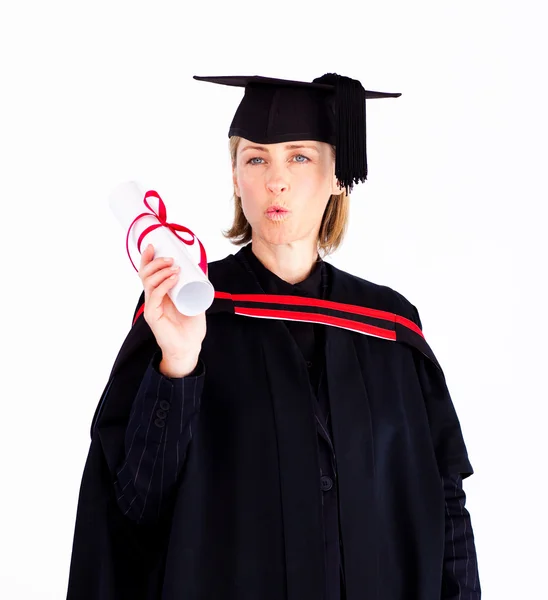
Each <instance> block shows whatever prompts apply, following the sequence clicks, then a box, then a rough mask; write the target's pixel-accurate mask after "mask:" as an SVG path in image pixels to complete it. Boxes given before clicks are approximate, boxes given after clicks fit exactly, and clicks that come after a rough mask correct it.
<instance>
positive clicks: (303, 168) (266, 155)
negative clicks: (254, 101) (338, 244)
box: [233, 138, 341, 244]
mask: <svg viewBox="0 0 548 600" xmlns="http://www.w3.org/2000/svg"><path fill="white" fill-rule="evenodd" d="M233 181H234V189H235V192H236V194H237V195H238V196H240V197H241V199H242V209H243V212H244V214H245V216H246V219H247V220H248V222H249V224H250V225H251V228H252V230H253V238H254V239H255V238H256V237H259V238H261V239H262V240H263V241H264V242H266V243H269V244H288V243H291V242H295V241H301V240H308V239H309V240H310V241H311V243H312V244H315V243H316V240H317V239H318V233H319V229H320V225H321V221H322V217H323V214H324V211H325V207H326V206H327V203H328V202H329V198H330V197H331V194H340V193H341V190H340V189H339V187H338V186H337V179H336V177H335V160H334V158H333V153H332V149H331V146H330V145H329V144H326V143H324V142H316V141H301V140H299V141H295V142H281V143H279V144H256V143H254V142H250V141H249V140H246V139H243V138H242V139H241V140H240V143H239V145H238V152H237V155H236V168H235V169H233ZM276 208H280V209H281V210H280V212H275V211H276Z"/></svg>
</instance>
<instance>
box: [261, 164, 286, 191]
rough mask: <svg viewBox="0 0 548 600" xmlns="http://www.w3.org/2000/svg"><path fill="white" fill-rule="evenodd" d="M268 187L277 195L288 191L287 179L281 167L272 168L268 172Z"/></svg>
mask: <svg viewBox="0 0 548 600" xmlns="http://www.w3.org/2000/svg"><path fill="white" fill-rule="evenodd" d="M266 188H267V189H268V190H269V191H270V192H272V193H273V194H275V195H276V196H278V195H280V194H281V193H282V192H285V191H287V188H288V183H287V179H286V178H285V177H284V176H283V173H282V170H281V169H275V168H272V169H271V170H270V171H269V172H268V173H267V175H266Z"/></svg>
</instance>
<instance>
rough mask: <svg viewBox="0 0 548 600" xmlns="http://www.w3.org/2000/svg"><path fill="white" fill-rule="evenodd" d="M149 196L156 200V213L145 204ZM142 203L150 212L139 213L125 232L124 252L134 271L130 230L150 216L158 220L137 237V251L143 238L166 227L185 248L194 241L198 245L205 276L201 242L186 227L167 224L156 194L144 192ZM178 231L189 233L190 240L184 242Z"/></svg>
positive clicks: (160, 202) (165, 212)
mask: <svg viewBox="0 0 548 600" xmlns="http://www.w3.org/2000/svg"><path fill="white" fill-rule="evenodd" d="M151 196H153V197H154V198H157V199H158V212H156V211H155V210H154V209H153V208H152V206H150V204H149V203H148V202H147V199H148V198H150V197H151ZM143 203H144V205H145V206H146V207H147V208H148V209H149V210H150V211H151V212H144V213H141V214H140V215H137V216H136V217H135V219H133V221H132V223H131V225H130V226H129V228H128V230H127V235H126V252H127V255H128V256H129V260H130V261H131V264H132V265H133V268H134V269H135V270H136V271H138V269H137V267H136V266H135V263H134V262H133V259H132V258H131V254H130V253H129V234H130V233H131V228H132V227H133V226H134V225H135V223H137V221H138V220H139V219H142V218H143V217H148V216H152V217H156V219H158V223H155V224H154V225H150V226H149V227H147V228H146V229H145V230H144V231H143V232H142V233H141V235H140V236H139V239H138V240H137V250H138V251H139V252H141V244H142V242H143V240H144V238H145V237H146V236H147V235H148V234H149V233H150V232H151V231H154V230H155V229H158V227H167V228H168V229H169V230H170V231H171V232H172V233H173V234H174V235H175V236H176V237H177V238H178V239H180V240H181V242H183V243H184V244H186V245H187V246H192V245H193V244H194V241H195V240H196V241H197V242H198V244H199V245H200V263H199V265H200V269H202V271H203V272H204V275H207V256H206V251H205V248H204V246H203V244H202V242H200V240H199V239H198V238H197V237H196V235H194V233H192V231H190V229H189V228H188V227H184V226H183V225H178V224H177V223H168V222H167V211H166V205H165V204H164V202H163V200H162V199H161V198H160V195H159V194H158V192H155V191H154V190H149V191H148V192H146V193H145V197H144V198H143ZM178 231H181V232H183V233H189V234H190V235H191V236H192V239H191V240H185V239H184V238H182V237H181V236H180V235H179V234H178V233H177V232H178Z"/></svg>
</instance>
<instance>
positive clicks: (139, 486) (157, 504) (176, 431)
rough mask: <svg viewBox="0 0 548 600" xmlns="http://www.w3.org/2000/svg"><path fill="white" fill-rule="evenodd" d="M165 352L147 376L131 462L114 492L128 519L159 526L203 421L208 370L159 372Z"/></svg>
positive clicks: (129, 434) (128, 451)
mask: <svg viewBox="0 0 548 600" xmlns="http://www.w3.org/2000/svg"><path fill="white" fill-rule="evenodd" d="M160 359H161V351H158V352H156V353H155V354H154V356H153V357H152V359H151V362H150V364H149V366H148V368H147V370H146V372H145V375H144V377H143V381H142V383H141V386H140V387H139V391H138V392H137V396H136V397H135V400H134V403H133V408H132V412H131V416H130V419H129V422H128V425H127V429H126V433H125V440H124V447H125V457H124V461H123V463H122V465H121V466H120V468H119V470H118V472H117V474H116V479H115V481H114V487H115V491H116V500H117V502H118V505H119V507H120V509H121V510H122V512H123V514H124V515H126V516H127V517H128V518H130V519H132V520H134V521H136V522H137V523H144V522H149V523H153V522H154V521H155V520H156V519H157V518H158V517H159V515H160V512H161V510H162V508H163V505H164V503H165V500H166V498H168V497H169V496H170V493H171V491H172V490H173V489H174V488H175V486H176V485H177V482H178V478H179V475H180V473H181V470H182V468H183V465H184V462H185V457H186V453H187V448H188V445H189V444H190V442H191V440H192V430H193V429H195V422H196V420H197V418H198V414H199V408H200V399H201V394H202V388H203V383H204V375H205V367H204V365H203V362H202V361H201V359H200V361H199V363H198V365H197V367H196V368H195V369H194V371H193V372H192V373H190V374H189V375H187V376H186V377H180V378H170V377H165V376H164V375H162V374H161V373H160V371H159V363H160Z"/></svg>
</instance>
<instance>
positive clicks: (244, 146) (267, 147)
mask: <svg viewBox="0 0 548 600" xmlns="http://www.w3.org/2000/svg"><path fill="white" fill-rule="evenodd" d="M302 149H305V150H313V151H316V152H318V153H319V152H320V151H321V142H317V141H314V140H298V141H294V142H279V143H276V144H256V143H254V142H251V141H249V140H246V139H243V138H242V141H241V142H240V145H239V151H240V152H247V151H249V150H253V151H255V152H279V151H281V150H302Z"/></svg>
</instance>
